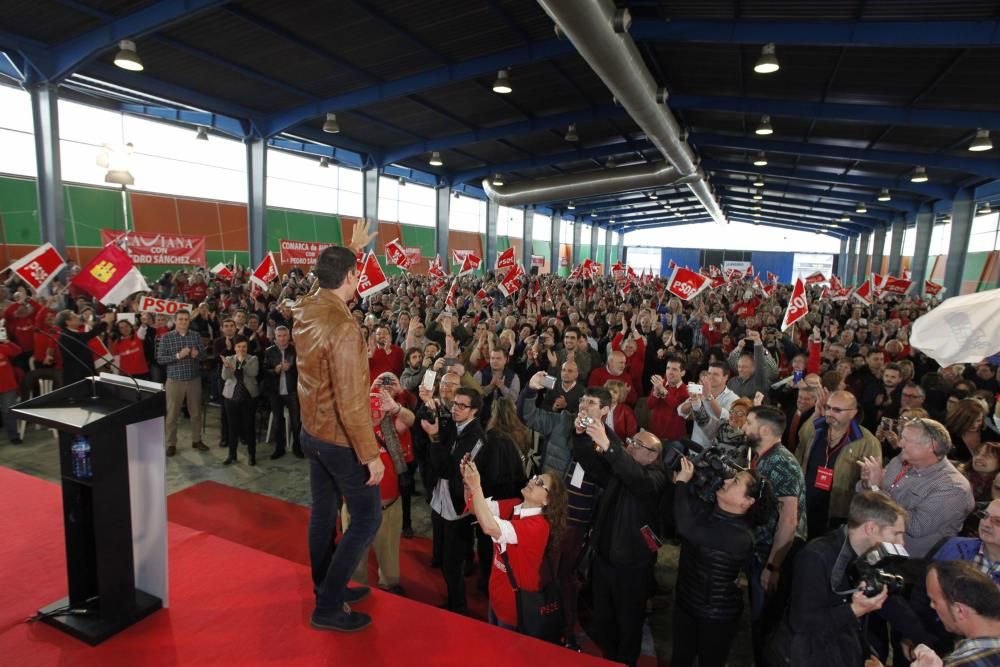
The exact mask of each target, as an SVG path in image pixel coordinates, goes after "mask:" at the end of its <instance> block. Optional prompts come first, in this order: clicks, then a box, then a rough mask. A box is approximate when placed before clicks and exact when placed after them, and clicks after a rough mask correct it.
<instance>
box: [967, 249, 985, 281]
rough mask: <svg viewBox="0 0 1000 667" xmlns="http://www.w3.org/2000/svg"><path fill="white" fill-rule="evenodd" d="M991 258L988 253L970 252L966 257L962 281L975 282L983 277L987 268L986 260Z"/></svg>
mask: <svg viewBox="0 0 1000 667" xmlns="http://www.w3.org/2000/svg"><path fill="white" fill-rule="evenodd" d="M989 258H990V253H988V252H970V253H969V254H968V255H966V256H965V273H963V274H962V281H963V282H965V281H975V282H976V283H978V282H979V279H980V278H982V277H983V269H984V268H986V260H988V259H989Z"/></svg>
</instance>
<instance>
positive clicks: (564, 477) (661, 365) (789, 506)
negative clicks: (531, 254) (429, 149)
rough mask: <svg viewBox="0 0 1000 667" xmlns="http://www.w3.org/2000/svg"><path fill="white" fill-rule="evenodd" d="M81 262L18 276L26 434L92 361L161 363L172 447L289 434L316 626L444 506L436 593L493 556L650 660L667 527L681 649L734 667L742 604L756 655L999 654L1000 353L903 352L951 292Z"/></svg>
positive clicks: (16, 395) (10, 424)
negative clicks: (104, 291)
mask: <svg viewBox="0 0 1000 667" xmlns="http://www.w3.org/2000/svg"><path fill="white" fill-rule="evenodd" d="M364 237H365V234H364V232H363V231H362V232H360V235H356V238H355V239H354V241H355V246H356V247H360V246H361V245H363V244H364V242H365V241H366V239H365V238H364ZM76 270H78V269H76V268H75V267H71V268H70V269H69V275H68V276H66V277H65V278H66V280H65V281H64V282H59V281H55V282H54V283H53V284H52V286H51V288H50V290H49V294H48V295H47V296H40V295H34V294H30V293H29V292H28V291H27V290H26V289H25V287H24V286H22V285H19V284H18V283H17V281H16V279H15V278H13V277H9V278H8V279H7V280H6V282H5V284H4V287H2V288H0V309H2V312H3V321H4V325H5V326H4V330H3V333H0V410H2V418H3V423H4V427H5V430H6V435H7V439H8V440H9V441H10V442H11V443H15V444H16V443H19V442H21V438H22V434H21V432H19V429H18V424H17V422H16V421H15V420H14V419H13V418H12V415H11V414H10V413H9V408H10V406H11V405H13V404H14V403H15V402H16V401H17V400H19V399H21V398H26V397H28V396H31V395H33V394H36V393H38V392H39V391H41V390H42V389H41V387H40V382H42V381H47V382H49V383H51V384H52V385H53V386H59V385H60V384H65V383H69V382H72V381H75V380H77V379H80V378H82V377H86V376H88V375H89V374H91V373H93V372H94V369H95V366H96V367H98V368H100V367H102V366H103V367H104V369H105V370H108V371H109V372H114V373H122V374H128V375H132V376H134V377H137V378H146V379H151V380H154V381H160V382H163V383H164V385H165V391H166V403H167V415H166V434H165V440H166V455H167V456H174V455H175V454H176V452H177V448H178V447H180V446H189V447H194V448H195V449H198V450H207V449H208V448H209V445H208V444H206V443H205V442H204V415H205V412H206V411H208V410H216V409H219V410H221V418H222V428H221V438H220V441H219V442H218V443H212V444H217V445H218V446H221V447H226V448H227V449H228V456H227V458H226V459H225V464H227V465H232V464H239V463H240V460H241V456H243V457H244V460H245V461H246V463H247V464H249V465H251V466H253V465H256V464H257V458H256V457H257V453H258V452H257V445H258V444H260V443H258V439H261V435H260V434H261V432H265V431H269V433H270V434H271V435H272V437H273V440H274V442H275V444H274V448H273V449H272V450H270V458H271V459H277V458H280V457H282V456H284V455H285V454H286V452H287V451H288V450H291V453H292V454H293V455H294V456H297V457H299V458H306V459H308V464H309V479H310V487H311V490H312V495H313V507H312V515H311V520H310V535H309V549H310V555H311V558H312V564H313V581H314V585H315V591H316V597H317V602H316V612H315V613H314V615H313V625H315V626H316V627H319V628H327V629H335V630H341V631H354V630H360V629H362V628H364V627H365V626H366V625H368V623H370V622H371V619H370V618H369V617H368V616H367V615H365V614H362V613H360V612H357V611H354V610H352V609H351V606H350V605H351V604H354V603H356V602H358V601H360V600H361V599H362V598H363V597H365V595H367V592H368V588H367V587H366V586H364V585H358V584H356V585H353V586H349V585H348V581H349V580H351V579H352V577H353V578H354V581H356V582H359V583H361V584H363V583H364V581H365V578H366V577H365V570H366V568H365V566H364V563H365V562H367V557H366V554H367V553H368V549H369V548H370V547H371V548H373V549H374V551H375V555H376V558H377V561H378V566H379V577H378V586H379V587H380V588H382V589H384V590H388V591H391V592H393V593H396V594H400V595H405V589H404V587H403V583H405V582H401V581H400V569H399V546H400V538H401V537H402V538H412V537H413V525H412V521H411V506H412V504H413V503H414V502H426V503H427V504H428V505H429V507H430V510H431V516H432V530H433V535H432V537H433V563H432V566H433V567H435V568H440V570H441V574H442V576H443V579H444V582H445V584H446V588H447V599H446V600H445V601H444V602H443V605H442V606H443V607H444V608H446V609H449V610H451V611H453V612H456V613H467V612H468V594H467V591H466V588H465V587H466V578H467V577H468V576H471V575H476V578H477V580H478V581H477V584H478V586H479V587H480V589H481V590H482V591H483V592H485V593H487V594H488V597H489V619H490V621H491V622H493V623H495V624H496V625H499V626H502V627H506V628H510V629H512V630H517V631H520V632H525V633H528V634H534V635H535V636H540V637H543V638H546V639H550V640H552V641H557V642H560V643H562V644H563V645H565V646H566V647H568V648H569V649H571V650H579V646H578V637H579V635H578V631H577V627H578V624H579V625H582V627H583V629H584V630H585V632H586V634H587V635H588V636H589V637H590V638H591V639H592V640H593V641H594V642H595V643H596V644H597V646H598V647H599V648H600V650H601V652H602V653H603V655H604V656H605V657H606V658H608V659H610V660H613V661H616V662H620V663H625V664H629V665H634V664H636V662H637V661H638V659H639V655H640V649H641V643H642V629H643V624H644V618H645V616H646V614H647V609H648V603H649V601H650V598H651V597H652V596H653V594H654V589H655V586H656V585H655V582H654V577H653V569H654V566H655V564H656V562H657V554H658V552H659V550H660V547H661V546H662V544H663V543H665V542H675V543H678V544H679V545H680V561H679V568H678V577H677V582H676V586H675V587H674V589H673V590H674V595H675V600H674V612H673V613H674V618H673V656H672V659H671V665H674V666H675V667H681V666H685V665H692V664H694V663H695V661H697V662H698V664H699V665H701V667H710V666H712V665H719V666H722V665H725V664H726V661H727V657H728V655H729V652H730V649H731V645H732V641H733V638H734V637H735V636H736V628H737V626H738V624H739V622H740V618H741V616H742V614H743V612H744V600H748V602H749V610H750V617H751V620H752V628H753V632H752V636H753V650H754V660H755V662H756V664H757V665H768V664H793V665H805V664H810V665H812V664H818V665H825V664H829V665H861V664H866V660H868V661H870V660H876V659H877V660H881V661H883V662H887V661H888V660H889V659H890V656H892V658H891V659H892V664H896V665H901V664H909V663H908V662H907V661H912V662H913V663H914V664H918V665H921V666H925V665H928V666H929V665H935V664H941V661H942V660H943V662H944V664H946V665H998V664H1000V600H998V598H1000V592H998V589H997V586H998V585H1000V478H998V477H997V473H998V471H1000V419H998V412H997V410H998V408H997V395H998V393H1000V382H998V371H997V365H996V359H995V358H990V359H984V360H982V361H981V362H980V363H976V364H957V365H952V366H945V367H941V366H939V365H938V364H937V363H936V362H934V361H933V360H932V359H930V358H928V357H927V356H925V355H924V354H923V353H921V352H920V351H919V350H917V349H915V348H913V347H911V345H910V343H909V332H910V331H911V327H912V324H913V322H914V321H915V320H916V319H917V318H919V317H920V316H921V315H923V314H924V313H926V312H927V311H928V310H929V309H930V308H932V307H933V306H934V303H935V302H934V301H932V300H930V299H922V298H919V297H914V296H907V297H899V296H894V295H887V296H885V298H883V299H881V300H878V301H876V302H875V303H874V304H873V305H871V306H866V305H862V304H861V303H860V302H859V301H857V300H853V299H848V300H845V301H836V302H835V301H832V300H829V299H823V298H820V290H821V288H820V287H811V288H809V292H810V294H809V296H810V300H809V302H810V312H809V314H808V315H807V316H806V317H805V318H803V319H802V320H800V321H799V322H798V323H797V324H795V325H793V326H792V327H791V328H789V329H788V330H786V331H780V330H779V328H778V326H779V324H780V321H781V319H782V315H783V313H784V311H785V305H786V302H787V300H788V298H789V293H790V287H788V286H784V285H778V286H777V287H776V288H775V289H774V290H773V291H772V292H771V293H770V294H769V295H768V294H765V293H763V292H762V291H760V290H759V289H757V288H755V287H753V286H752V283H751V281H750V280H746V281H742V280H735V281H732V282H730V283H729V284H727V285H726V286H724V287H721V288H719V289H715V290H708V291H706V292H703V293H701V294H700V295H698V296H697V297H695V298H694V299H692V300H690V301H683V300H681V299H678V298H676V297H672V296H671V295H670V294H669V293H666V292H665V290H664V284H663V281H661V280H659V279H657V280H653V281H651V282H642V283H637V284H632V285H630V286H629V289H628V290H623V289H622V287H623V282H622V280H621V279H618V278H613V277H604V276H599V277H594V278H588V279H581V280H577V279H567V278H560V277H555V276H551V275H537V274H534V273H532V274H529V275H527V276H525V277H524V279H523V280H524V284H523V287H522V289H521V290H520V291H519V292H517V293H515V294H512V295H511V296H509V297H508V296H505V295H504V293H503V292H502V291H501V290H500V289H499V288H498V281H497V280H496V277H495V276H494V275H493V274H491V273H487V274H486V275H479V276H476V275H469V276H463V277H460V278H457V279H455V280H456V281H457V290H456V293H455V295H454V298H453V299H451V298H449V294H448V287H447V285H446V286H445V287H435V285H434V284H433V282H432V281H431V279H429V278H428V277H427V276H420V275H410V274H404V275H402V276H398V277H394V278H392V279H390V281H389V286H388V289H385V290H384V291H382V292H380V293H378V294H376V295H374V296H371V297H369V298H367V299H358V298H357V297H356V292H355V288H356V286H357V280H358V275H357V268H356V266H355V254H354V251H353V250H352V249H348V248H339V247H336V246H334V247H332V248H330V249H327V251H324V253H323V254H322V255H321V257H320V260H319V261H318V262H317V265H316V267H315V268H314V270H313V271H310V272H308V273H306V272H303V271H300V270H297V269H293V270H291V271H289V272H288V273H287V274H285V275H283V276H281V277H280V278H279V279H277V280H275V281H273V282H272V283H271V284H270V285H269V286H268V288H267V289H265V290H260V289H254V288H252V287H251V285H250V284H249V283H248V282H247V277H248V276H247V273H246V271H243V270H240V268H239V267H236V270H235V272H234V276H233V277H232V278H231V279H227V280H223V279H221V278H219V277H217V276H213V275H212V274H210V273H209V272H207V271H205V270H203V269H196V270H178V271H175V272H170V273H166V274H164V275H163V277H162V279H160V280H158V281H157V282H156V283H155V284H153V285H152V286H151V289H152V293H153V294H154V295H155V296H158V297H162V298H167V299H174V300H178V301H184V302H186V303H190V304H192V306H193V309H192V310H191V311H190V312H188V311H186V310H181V311H179V312H177V313H176V315H174V316H173V317H167V316H163V315H153V314H151V313H144V312H137V306H138V300H137V299H136V298H130V299H128V300H126V301H124V302H123V303H121V304H119V305H118V306H117V307H116V308H113V309H112V308H106V307H104V306H103V305H101V304H99V303H95V302H94V301H93V300H92V299H90V298H89V297H88V295H86V294H85V293H82V292H80V291H79V290H78V289H77V288H76V286H75V285H74V284H73V282H72V280H71V278H72V275H73V272H74V271H76ZM0 277H2V276H0ZM95 340H98V341H102V342H103V344H104V347H106V351H105V350H104V349H103V348H101V346H99V345H95V344H94V341H95ZM185 418H186V419H187V420H188V421H189V423H190V440H189V441H188V442H185V443H183V445H182V444H181V442H180V440H179V438H178V424H179V423H180V422H181V421H182V420H183V419H185ZM265 423H269V426H270V428H269V429H264V428H262V427H263V424H265ZM264 438H267V435H265V436H264ZM241 445H244V446H245V447H246V452H245V454H242V452H241ZM330 445H341V446H339V447H336V446H335V447H331V446H330ZM338 516H340V518H341V524H342V525H341V527H342V529H343V531H344V533H343V535H342V537H341V538H340V539H339V541H337V540H335V539H334V537H333V536H334V534H335V532H336V528H335V527H336V525H337V520H338ZM887 545H897V546H900V547H903V548H904V549H903V550H899V549H895V550H894V549H893V548H890V547H889V546H887ZM885 551H890V552H892V553H893V554H895V556H894V557H893V558H889V559H888V562H891V563H893V564H894V567H895V564H896V562H897V561H898V560H900V559H901V556H900V555H899V554H900V553H904V554H908V558H907V559H906V560H905V563H903V564H901V565H899V566H898V567H899V570H900V571H905V576H904V575H900V576H904V579H905V584H904V585H903V586H901V587H899V588H897V587H895V586H893V585H892V584H893V581H892V579H891V576H890V575H889V574H887V572H886V570H885V568H887V567H889V566H888V565H886V566H884V568H883V569H879V567H876V566H875V565H871V566H870V567H868V568H867V569H866V568H865V564H866V563H868V561H869V560H870V558H868V556H869V555H870V554H871V553H875V552H878V553H882V552H885ZM477 560H478V566H477V564H476V561H477ZM359 564H360V565H359ZM875 570H877V571H878V572H881V573H882V574H883V575H885V576H884V577H882V578H879V577H878V576H875V578H874V579H873V580H871V576H872V575H871V574H870V573H871V571H875ZM893 571H895V570H893ZM866 572H867V573H869V574H868V575H866V574H865V573H866ZM866 576H868V579H866V578H865V577H866ZM866 582H868V583H869V584H871V585H870V586H868V587H867V588H865V583H866ZM540 600H541V601H543V603H540V602H539V601H540ZM553 602H554V604H553ZM539 605H541V606H539ZM553 608H557V609H558V614H557V616H558V618H556V619H553V618H546V616H547V615H548V616H551V614H547V613H546V611H547V610H551V609H553ZM553 628H554V629H553ZM867 664H875V663H872V662H869V663H867Z"/></svg>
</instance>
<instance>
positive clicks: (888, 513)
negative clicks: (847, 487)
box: [847, 491, 906, 528]
mask: <svg viewBox="0 0 1000 667" xmlns="http://www.w3.org/2000/svg"><path fill="white" fill-rule="evenodd" d="M899 517H903V518H904V519H905V518H906V510H905V509H903V508H902V507H901V506H900V505H899V504H898V503H897V502H896V501H895V500H893V499H892V498H890V497H889V496H887V495H885V494H884V493H878V492H875V491H862V492H860V493H855V494H854V497H853V498H851V507H850V509H848V510H847V527H848V528H857V527H858V526H861V525H862V524H864V523H865V522H867V521H874V522H875V524H876V525H877V526H879V527H881V528H884V527H886V526H892V525H894V524H895V523H896V519H897V518H899Z"/></svg>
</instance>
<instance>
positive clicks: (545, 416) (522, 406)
mask: <svg viewBox="0 0 1000 667" xmlns="http://www.w3.org/2000/svg"><path fill="white" fill-rule="evenodd" d="M537 397H538V392H536V391H535V390H534V389H532V388H531V387H525V389H524V391H522V392H521V396H520V397H519V398H518V406H517V407H518V415H519V416H520V417H521V420H522V421H523V422H524V423H525V424H526V425H527V427H528V428H530V429H531V430H533V431H537V432H538V433H540V434H541V436H542V440H543V443H544V444H543V451H542V471H543V472H552V473H556V474H558V475H559V478H560V479H563V478H564V477H565V476H566V471H567V470H569V466H570V463H572V462H573V441H572V440H571V437H572V435H573V433H574V428H573V421H574V420H575V419H576V415H574V414H571V413H569V412H568V411H566V410H563V411H562V412H549V411H548V410H541V409H539V408H538V407H536V406H535V399H536V398H537Z"/></svg>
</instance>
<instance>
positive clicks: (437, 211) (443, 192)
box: [434, 186, 451, 268]
mask: <svg viewBox="0 0 1000 667" xmlns="http://www.w3.org/2000/svg"><path fill="white" fill-rule="evenodd" d="M450 215H451V188H446V187H443V186H442V187H440V188H438V189H437V190H436V191H435V193H434V229H435V230H436V235H435V237H434V244H435V246H436V247H437V254H438V255H440V256H441V266H444V267H446V268H447V267H450V266H451V256H450V255H449V254H448V217H449V216H450Z"/></svg>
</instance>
